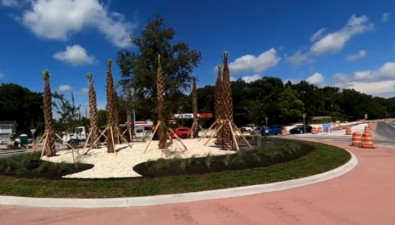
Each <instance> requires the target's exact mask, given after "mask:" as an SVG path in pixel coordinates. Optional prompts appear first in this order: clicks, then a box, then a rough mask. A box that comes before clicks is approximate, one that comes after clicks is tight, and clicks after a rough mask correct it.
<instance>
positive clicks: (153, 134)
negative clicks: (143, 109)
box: [144, 121, 160, 154]
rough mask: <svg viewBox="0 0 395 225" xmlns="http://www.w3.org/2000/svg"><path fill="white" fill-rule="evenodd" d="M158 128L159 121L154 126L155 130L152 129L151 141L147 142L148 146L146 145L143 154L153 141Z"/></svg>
mask: <svg viewBox="0 0 395 225" xmlns="http://www.w3.org/2000/svg"><path fill="white" fill-rule="evenodd" d="M159 126H160V121H159V122H158V124H157V125H156V127H155V129H154V132H153V133H152V137H151V139H150V140H149V142H148V144H147V147H145V150H144V154H145V153H146V151H147V149H148V146H149V145H150V144H151V141H152V139H154V136H155V134H156V131H157V130H158V127H159Z"/></svg>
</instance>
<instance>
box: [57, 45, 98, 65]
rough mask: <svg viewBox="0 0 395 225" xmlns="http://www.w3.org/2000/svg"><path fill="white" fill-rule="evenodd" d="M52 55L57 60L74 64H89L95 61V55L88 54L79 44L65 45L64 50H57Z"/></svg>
mask: <svg viewBox="0 0 395 225" xmlns="http://www.w3.org/2000/svg"><path fill="white" fill-rule="evenodd" d="M53 57H54V58H55V59H57V60H60V61H65V62H68V63H71V64H72V65H74V66H76V65H84V64H91V63H93V62H94V61H95V57H93V56H89V55H88V54H87V53H86V50H85V49H84V48H83V47H81V46H79V45H73V46H67V47H66V51H62V52H57V53H55V54H54V55H53Z"/></svg>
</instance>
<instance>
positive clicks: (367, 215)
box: [0, 139, 395, 225]
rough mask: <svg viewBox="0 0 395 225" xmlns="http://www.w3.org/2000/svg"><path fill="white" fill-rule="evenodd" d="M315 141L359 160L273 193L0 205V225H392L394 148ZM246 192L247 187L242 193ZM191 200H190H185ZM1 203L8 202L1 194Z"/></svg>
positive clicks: (394, 199) (394, 180)
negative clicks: (147, 202) (117, 203)
mask: <svg viewBox="0 0 395 225" xmlns="http://www.w3.org/2000/svg"><path fill="white" fill-rule="evenodd" d="M320 142H322V143H327V144H332V145H336V146H338V147H341V148H344V149H346V150H348V151H350V152H351V153H353V154H354V155H355V156H356V158H357V159H358V164H357V165H356V163H355V162H354V163H353V164H349V166H346V167H347V168H346V169H345V170H344V171H345V172H346V171H348V170H350V169H351V168H352V167H353V166H355V168H354V169H352V170H351V171H350V172H348V173H345V174H343V175H341V174H340V173H339V174H338V175H336V176H334V177H335V178H333V179H329V180H327V179H323V180H325V181H322V182H319V183H316V182H317V181H318V180H316V182H312V184H310V185H305V186H300V187H293V188H292V189H287V188H279V187H278V186H277V187H275V190H272V191H274V192H262V190H258V189H255V188H252V189H248V188H251V187H247V188H244V190H236V191H230V192H229V191H228V192H226V191H224V193H227V194H226V195H223V196H221V194H218V193H214V194H211V196H214V199H209V198H212V197H209V198H201V199H200V198H196V196H195V197H192V199H187V200H182V196H187V195H182V196H180V195H179V197H177V196H175V197H173V200H174V199H176V200H175V201H171V202H172V203H170V202H160V203H166V204H160V205H152V206H131V205H130V204H129V205H127V204H126V205H122V206H123V207H117V208H56V207H31V206H30V207H27V206H6V205H2V206H0V221H2V223H1V224H5V225H8V224H75V225H77V224H230V225H231V224H318V223H320V224H394V221H395V214H394V213H393V209H394V208H395V195H394V194H393V193H394V192H395V179H394V178H395V175H394V173H393V171H394V169H395V148H394V147H390V146H377V148H376V149H361V148H356V147H350V146H349V143H345V142H339V141H334V140H329V139H322V140H320ZM343 173H344V172H343ZM339 175H341V176H339ZM256 186H260V185H256ZM285 186H287V185H285ZM298 186H299V185H298ZM252 187H255V186H252ZM280 187H281V185H280ZM283 187H284V186H283ZM241 189H243V188H241ZM284 189H287V190H284ZM245 190H247V191H246V192H243V191H245ZM279 190H281V191H279ZM229 193H230V194H229ZM232 193H237V194H234V195H232ZM240 193H242V194H240ZM231 196H237V197H231ZM177 199H179V200H177ZM202 199H206V200H202ZM190 200H193V202H184V201H190ZM72 201H76V200H72ZM24 202H25V203H26V202H27V201H24ZM177 202H178V203H177ZM3 204H7V203H5V202H4V198H3ZM49 204H50V201H48V205H47V206H50V205H49ZM27 205H28V204H27ZM137 205H138V204H137ZM63 206H67V205H63ZM81 207H83V206H81ZM107 207H108V205H107Z"/></svg>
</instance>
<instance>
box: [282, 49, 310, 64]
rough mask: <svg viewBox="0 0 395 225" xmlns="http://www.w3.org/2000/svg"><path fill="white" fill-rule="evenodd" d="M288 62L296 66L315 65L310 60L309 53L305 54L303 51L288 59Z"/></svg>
mask: <svg viewBox="0 0 395 225" xmlns="http://www.w3.org/2000/svg"><path fill="white" fill-rule="evenodd" d="M287 62H289V63H292V64H294V65H301V64H303V63H313V62H314V60H313V59H312V58H310V55H309V53H303V52H302V51H300V50H299V51H297V52H296V53H295V54H294V55H292V56H288V57H287Z"/></svg>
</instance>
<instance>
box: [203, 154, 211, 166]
mask: <svg viewBox="0 0 395 225" xmlns="http://www.w3.org/2000/svg"><path fill="white" fill-rule="evenodd" d="M212 162H213V157H212V156H211V155H210V154H207V156H206V158H204V165H205V166H206V167H207V168H209V169H210V168H211V163H212Z"/></svg>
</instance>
